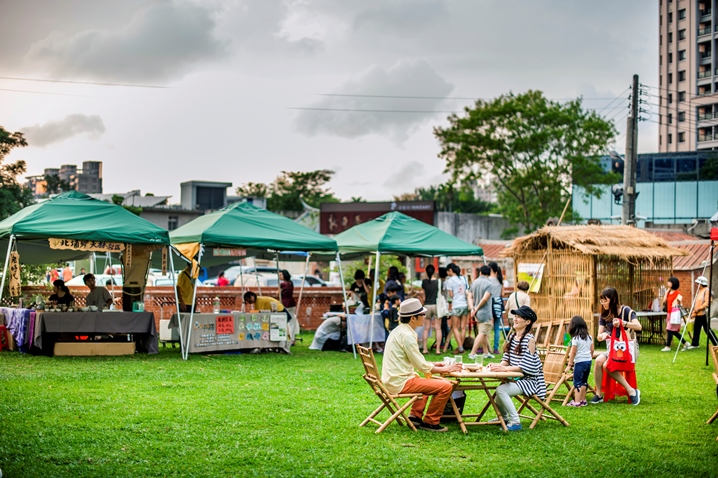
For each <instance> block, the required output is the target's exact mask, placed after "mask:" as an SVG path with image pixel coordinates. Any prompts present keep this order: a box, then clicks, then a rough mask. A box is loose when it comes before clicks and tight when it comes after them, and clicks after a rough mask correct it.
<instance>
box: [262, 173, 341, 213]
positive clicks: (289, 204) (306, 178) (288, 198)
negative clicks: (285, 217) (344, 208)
mask: <svg viewBox="0 0 718 478" xmlns="http://www.w3.org/2000/svg"><path fill="white" fill-rule="evenodd" d="M333 174H334V171H331V170H328V169H320V170H317V171H308V172H303V171H282V175H281V176H279V177H277V179H275V180H274V183H273V184H272V187H271V194H270V196H269V200H268V201H267V209H269V210H270V211H303V210H304V206H303V205H302V201H304V202H305V203H307V204H308V205H309V206H312V207H319V205H320V204H321V203H323V202H339V200H338V199H337V198H336V197H334V194H332V193H331V192H330V191H329V189H328V188H326V187H325V185H326V184H327V183H328V182H329V181H330V180H331V179H332V175H333Z"/></svg>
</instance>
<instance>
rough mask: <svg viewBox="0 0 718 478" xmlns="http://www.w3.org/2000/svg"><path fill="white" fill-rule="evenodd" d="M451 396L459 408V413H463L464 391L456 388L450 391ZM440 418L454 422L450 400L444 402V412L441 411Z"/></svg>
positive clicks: (443, 420)
mask: <svg viewBox="0 0 718 478" xmlns="http://www.w3.org/2000/svg"><path fill="white" fill-rule="evenodd" d="M451 396H452V397H453V398H454V402H456V408H458V409H459V413H461V414H463V413H464V404H465V403H466V392H464V391H463V390H457V391H455V392H452V394H451ZM442 415H443V416H442V417H441V420H440V421H442V422H455V421H456V416H455V415H454V409H453V408H452V407H451V400H449V401H448V402H446V406H445V407H444V413H442Z"/></svg>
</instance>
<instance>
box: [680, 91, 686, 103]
mask: <svg viewBox="0 0 718 478" xmlns="http://www.w3.org/2000/svg"><path fill="white" fill-rule="evenodd" d="M678 101H686V92H685V91H679V92H678Z"/></svg>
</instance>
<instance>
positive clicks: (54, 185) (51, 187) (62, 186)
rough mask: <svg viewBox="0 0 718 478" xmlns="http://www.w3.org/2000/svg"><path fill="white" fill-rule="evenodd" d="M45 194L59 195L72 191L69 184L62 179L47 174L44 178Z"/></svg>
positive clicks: (55, 175)
mask: <svg viewBox="0 0 718 478" xmlns="http://www.w3.org/2000/svg"><path fill="white" fill-rule="evenodd" d="M44 179H45V192H46V193H47V194H60V193H63V192H66V191H69V190H71V189H72V187H71V186H70V183H68V182H67V181H65V180H64V179H60V176H58V175H57V174H48V175H46V176H44Z"/></svg>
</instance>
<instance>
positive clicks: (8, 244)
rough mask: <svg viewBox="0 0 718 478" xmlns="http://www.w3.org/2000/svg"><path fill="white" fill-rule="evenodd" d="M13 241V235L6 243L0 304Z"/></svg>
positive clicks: (0, 286)
mask: <svg viewBox="0 0 718 478" xmlns="http://www.w3.org/2000/svg"><path fill="white" fill-rule="evenodd" d="M15 240H16V239H15V235H14V234H11V235H10V239H9V240H8V241H7V254H6V255H5V264H4V265H3V271H2V283H0V304H2V293H3V291H4V290H5V278H6V277H7V268H8V265H9V264H10V252H11V251H12V245H13V242H15ZM0 325H1V324H0Z"/></svg>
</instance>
